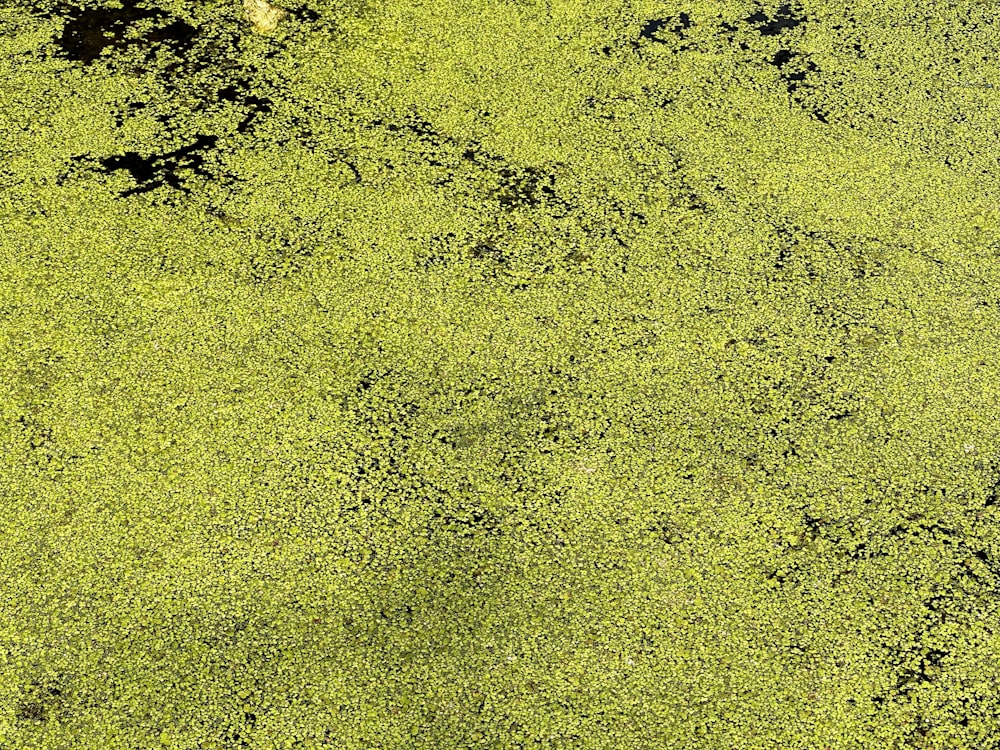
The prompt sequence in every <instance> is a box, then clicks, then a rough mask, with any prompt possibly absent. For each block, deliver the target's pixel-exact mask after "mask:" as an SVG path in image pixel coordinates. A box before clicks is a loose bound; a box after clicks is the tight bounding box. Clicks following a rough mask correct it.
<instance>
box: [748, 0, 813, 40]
mask: <svg viewBox="0 0 1000 750" xmlns="http://www.w3.org/2000/svg"><path fill="white" fill-rule="evenodd" d="M744 20H745V21H746V22H747V23H750V24H753V25H754V26H756V27H757V30H758V31H759V32H760V35H761V36H777V35H778V34H780V33H782V32H783V31H785V30H786V29H794V28H796V27H797V26H800V25H801V24H803V23H805V22H806V21H807V20H808V18H807V17H806V16H804V15H798V14H797V13H795V12H793V11H792V7H791V5H789V4H788V3H784V4H782V5H779V6H778V8H777V10H776V11H775V12H774V15H773V16H769V15H768V14H766V13H764V12H763V11H761V10H758V11H756V12H755V13H753V14H752V15H749V16H747V17H746V18H745V19H744Z"/></svg>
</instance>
